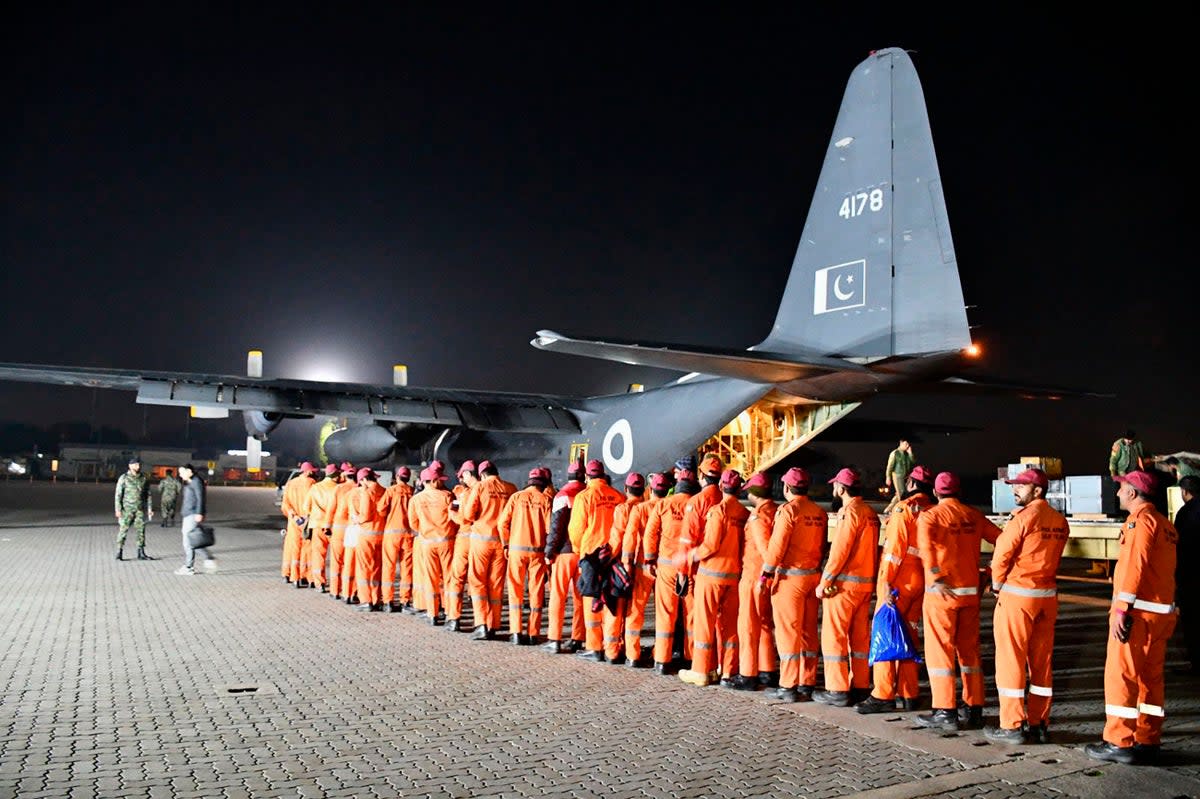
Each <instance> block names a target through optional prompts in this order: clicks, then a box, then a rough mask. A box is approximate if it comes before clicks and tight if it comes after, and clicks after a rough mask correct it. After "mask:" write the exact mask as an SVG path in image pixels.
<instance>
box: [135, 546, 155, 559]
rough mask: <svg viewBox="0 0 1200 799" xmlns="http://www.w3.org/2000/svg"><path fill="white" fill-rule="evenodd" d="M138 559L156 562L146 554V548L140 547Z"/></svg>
mask: <svg viewBox="0 0 1200 799" xmlns="http://www.w3.org/2000/svg"><path fill="white" fill-rule="evenodd" d="M137 559H138V560H154V558H152V557H150V556H149V555H147V554H146V548H145V547H138V554H137Z"/></svg>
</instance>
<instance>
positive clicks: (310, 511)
mask: <svg viewBox="0 0 1200 799" xmlns="http://www.w3.org/2000/svg"><path fill="white" fill-rule="evenodd" d="M337 487H338V478H337V476H332V477H326V478H325V479H324V480H321V481H320V482H318V483H317V484H316V485H314V486H313V487H312V488H311V489H309V492H308V500H307V502H306V507H305V509H304V515H305V516H307V517H308V526H309V528H310V529H311V530H312V531H313V533H312V541H311V547H310V548H309V550H308V581H309V582H311V583H312V584H313V585H320V586H323V585H325V584H326V579H325V558H326V556H327V555H328V553H329V533H330V527H332V526H333V512H334V511H335V510H336V506H337Z"/></svg>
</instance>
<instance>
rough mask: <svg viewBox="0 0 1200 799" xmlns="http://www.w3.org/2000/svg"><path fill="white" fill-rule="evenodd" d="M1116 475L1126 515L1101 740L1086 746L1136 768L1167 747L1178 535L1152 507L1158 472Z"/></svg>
mask: <svg viewBox="0 0 1200 799" xmlns="http://www.w3.org/2000/svg"><path fill="white" fill-rule="evenodd" d="M1116 480H1117V482H1119V483H1120V484H1121V486H1120V488H1118V489H1117V500H1118V502H1119V503H1120V505H1121V509H1122V510H1126V511H1128V512H1129V516H1128V517H1127V518H1126V520H1125V524H1124V525H1123V526H1122V527H1121V548H1120V550H1119V551H1118V554H1117V566H1116V570H1115V571H1114V573H1113V603H1112V610H1111V611H1110V612H1109V624H1110V630H1111V632H1110V634H1109V639H1108V654H1107V656H1106V658H1105V661H1104V714H1105V716H1106V721H1105V723H1104V740H1103V741H1101V742H1100V743H1094V744H1088V745H1087V746H1086V747H1084V749H1085V750H1086V751H1087V753H1088V756H1089V757H1093V758H1095V759H1097V760H1111V761H1113V762H1116V763H1126V764H1131V765H1138V764H1147V763H1153V762H1154V761H1155V760H1156V759H1157V757H1158V755H1159V751H1160V748H1161V746H1162V725H1163V719H1164V717H1165V713H1164V711H1163V705H1164V700H1165V699H1166V692H1165V691H1164V689H1163V662H1164V660H1165V659H1166V654H1167V639H1168V638H1170V637H1171V633H1172V632H1173V631H1174V630H1175V620H1176V617H1177V613H1178V610H1177V609H1176V607H1175V565H1176V554H1177V553H1176V547H1177V546H1178V544H1179V533H1178V532H1177V531H1176V530H1175V525H1173V524H1172V523H1171V522H1170V521H1168V520H1167V518H1166V517H1165V516H1163V515H1162V514H1161V513H1159V511H1158V509H1157V508H1155V507H1154V492H1155V488H1156V486H1155V480H1154V476H1153V475H1151V474H1150V473H1149V472H1144V471H1141V470H1138V471H1132V472H1128V473H1127V474H1123V475H1118V476H1117V478H1116ZM1188 610H1189V611H1190V610H1191V608H1189V609H1188Z"/></svg>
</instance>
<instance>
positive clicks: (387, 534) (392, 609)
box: [379, 466, 413, 613]
mask: <svg viewBox="0 0 1200 799" xmlns="http://www.w3.org/2000/svg"><path fill="white" fill-rule="evenodd" d="M410 477H412V471H411V470H410V469H409V468H408V467H407V466H401V467H400V468H398V469H396V472H395V479H393V480H392V484H391V485H390V486H388V487H387V490H386V491H384V492H383V496H382V497H380V498H379V513H380V514H381V515H382V516H383V520H384V521H383V550H382V552H381V557H382V561H381V563H380V569H379V571H380V574H381V575H382V577H383V586H382V592H381V594H380V599H381V600H382V601H383V603H384V604H385V605H387V609H388V612H389V613H399V612H400V611H401V610H408V611H410V612H411V611H412V587H413V534H412V530H410V529H408V503H409V501H410V500H411V499H412V493H413V490H412V486H410V485H409V484H408V480H409V478H410ZM397 569H398V570H399V578H398V581H399V583H400V598H399V599H397V598H396V583H397Z"/></svg>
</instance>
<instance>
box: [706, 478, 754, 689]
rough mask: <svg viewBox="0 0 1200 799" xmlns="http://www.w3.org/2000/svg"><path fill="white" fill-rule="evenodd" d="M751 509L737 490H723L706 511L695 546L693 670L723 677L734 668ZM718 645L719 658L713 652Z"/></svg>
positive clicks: (731, 672) (735, 664)
mask: <svg viewBox="0 0 1200 799" xmlns="http://www.w3.org/2000/svg"><path fill="white" fill-rule="evenodd" d="M749 518H750V511H748V510H746V508H745V507H744V506H743V505H742V503H741V502H739V501H738V498H737V496H736V495H735V494H725V495H724V496H723V498H722V499H721V501H720V502H718V503H717V504H716V505H715V506H713V507H712V508H711V509H710V510H709V511H708V516H707V517H706V518H705V522H704V537H703V538H702V539H701V541H700V543H699V544H698V545H697V546H696V548H695V550H694V553H695V557H696V612H695V623H694V625H693V628H692V671H695V672H699V673H700V674H708V675H711V674H712V673H713V672H714V671H716V669H717V666H718V665H719V666H720V669H721V676H722V677H732V676H733V675H734V674H737V670H738V638H737V613H738V581H739V580H741V577H742V547H743V545H744V543H745V535H746V520H747V519H749ZM717 647H720V649H721V652H720V657H719V658H718V657H717Z"/></svg>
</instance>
